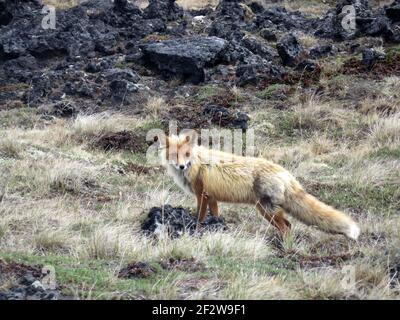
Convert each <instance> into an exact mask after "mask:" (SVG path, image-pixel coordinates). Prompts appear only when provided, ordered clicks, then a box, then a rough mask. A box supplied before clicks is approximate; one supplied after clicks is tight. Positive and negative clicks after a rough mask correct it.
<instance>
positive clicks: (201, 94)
mask: <svg viewBox="0 0 400 320" xmlns="http://www.w3.org/2000/svg"><path fill="white" fill-rule="evenodd" d="M217 94H218V88H216V87H214V86H210V85H205V86H202V87H200V89H199V91H198V92H197V95H196V99H197V100H199V101H204V100H207V99H210V98H211V97H213V96H215V95H217Z"/></svg>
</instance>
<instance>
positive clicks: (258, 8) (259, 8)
mask: <svg viewBox="0 0 400 320" xmlns="http://www.w3.org/2000/svg"><path fill="white" fill-rule="evenodd" d="M249 8H250V9H251V11H253V12H254V13H257V14H258V13H262V12H263V11H264V10H265V8H264V6H263V5H262V4H261V3H260V2H257V1H253V2H251V3H250V4H249Z"/></svg>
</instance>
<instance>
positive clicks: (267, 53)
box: [242, 36, 278, 61]
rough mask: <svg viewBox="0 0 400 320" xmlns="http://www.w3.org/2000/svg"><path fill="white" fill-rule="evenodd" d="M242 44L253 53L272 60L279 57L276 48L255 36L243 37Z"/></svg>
mask: <svg viewBox="0 0 400 320" xmlns="http://www.w3.org/2000/svg"><path fill="white" fill-rule="evenodd" d="M242 46H243V47H245V48H247V49H248V50H250V51H251V52H252V53H254V54H257V55H259V56H260V57H262V58H263V59H265V60H268V61H271V60H274V59H275V58H277V57H278V53H277V52H276V50H275V49H273V48H272V47H270V46H267V45H265V44H263V43H261V42H260V41H259V40H257V39H256V38H255V37H251V36H245V37H243V39H242Z"/></svg>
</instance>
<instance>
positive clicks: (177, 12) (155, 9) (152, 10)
mask: <svg viewBox="0 0 400 320" xmlns="http://www.w3.org/2000/svg"><path fill="white" fill-rule="evenodd" d="M175 1H176V0H150V2H149V5H148V7H147V8H146V9H145V10H144V16H145V17H146V18H147V19H162V20H164V21H175V20H177V19H178V18H181V17H182V16H183V10H182V8H181V7H179V6H178V5H177V4H176V3H175Z"/></svg>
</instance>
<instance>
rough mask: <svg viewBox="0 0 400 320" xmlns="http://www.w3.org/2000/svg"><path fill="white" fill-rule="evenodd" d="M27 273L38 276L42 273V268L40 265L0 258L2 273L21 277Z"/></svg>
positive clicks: (0, 270) (0, 271) (0, 273)
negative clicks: (6, 260) (5, 260)
mask: <svg viewBox="0 0 400 320" xmlns="http://www.w3.org/2000/svg"><path fill="white" fill-rule="evenodd" d="M27 273H29V274H31V275H32V276H34V277H36V278H38V277H40V276H41V275H42V268H41V267H39V266H28V265H26V264H23V263H17V262H10V263H6V262H4V261H2V260H0V275H2V276H3V275H5V276H7V277H16V278H20V277H23V276H24V275H26V274H27Z"/></svg>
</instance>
